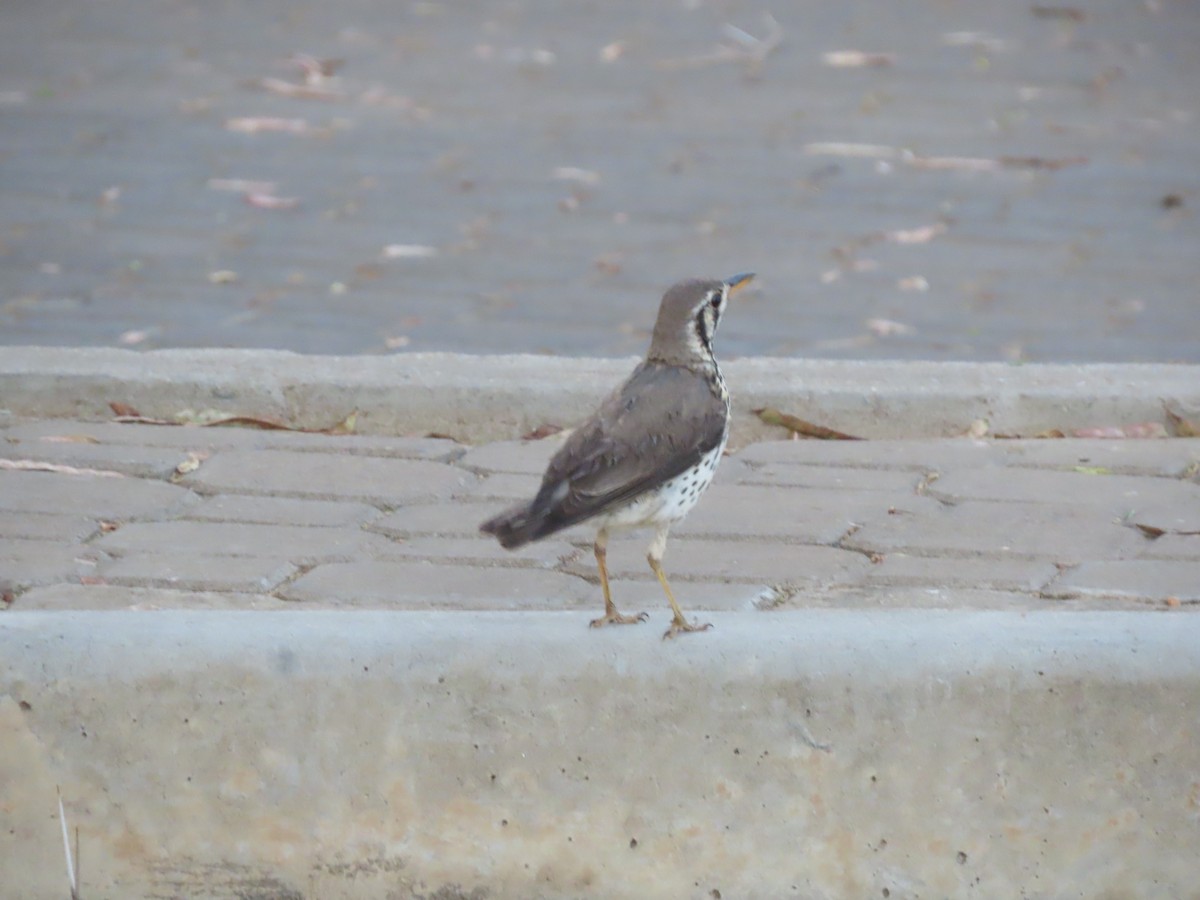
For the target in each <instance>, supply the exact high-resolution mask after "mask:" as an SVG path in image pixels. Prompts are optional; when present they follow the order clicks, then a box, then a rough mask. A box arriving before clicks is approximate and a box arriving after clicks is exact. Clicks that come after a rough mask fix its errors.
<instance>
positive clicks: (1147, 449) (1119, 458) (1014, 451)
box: [995, 438, 1200, 478]
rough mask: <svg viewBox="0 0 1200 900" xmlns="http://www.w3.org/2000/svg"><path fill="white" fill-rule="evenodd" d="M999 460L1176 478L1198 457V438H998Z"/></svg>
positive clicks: (1013, 464) (1009, 462)
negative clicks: (1002, 439) (1011, 439)
mask: <svg viewBox="0 0 1200 900" xmlns="http://www.w3.org/2000/svg"><path fill="white" fill-rule="evenodd" d="M995 447H996V450H997V453H998V460H999V461H1000V462H1002V463H1004V464H1005V465H1008V466H1014V467H1016V466H1026V467H1030V466H1032V467H1037V468H1047V469H1049V468H1054V469H1067V470H1069V469H1073V468H1074V467H1075V466H1090V467H1095V468H1105V469H1109V470H1110V471H1112V472H1113V473H1116V474H1124V475H1160V476H1166V477H1171V478H1178V477H1179V476H1180V475H1182V474H1183V472H1185V471H1186V470H1187V468H1188V467H1189V466H1190V465H1193V464H1195V463H1196V462H1197V461H1200V438H1170V439H1166V440H1163V439H1147V440H1100V439H1082V438H1069V439H1065V440H1018V441H997V442H996V444H995Z"/></svg>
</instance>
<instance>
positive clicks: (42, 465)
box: [0, 459, 125, 478]
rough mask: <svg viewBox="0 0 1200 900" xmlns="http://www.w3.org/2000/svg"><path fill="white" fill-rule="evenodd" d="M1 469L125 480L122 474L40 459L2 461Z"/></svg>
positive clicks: (0, 462)
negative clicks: (79, 467)
mask: <svg viewBox="0 0 1200 900" xmlns="http://www.w3.org/2000/svg"><path fill="white" fill-rule="evenodd" d="M0 469H8V470H9V471H13V472H53V473H54V474H56V475H95V476H98V477H100V478H124V477H125V476H124V475H122V474H121V473H120V472H113V471H110V470H109V469H78V468H76V467H75V466H64V465H61V464H59V463H51V462H43V461H42V460H40V459H0Z"/></svg>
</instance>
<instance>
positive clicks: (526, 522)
mask: <svg viewBox="0 0 1200 900" xmlns="http://www.w3.org/2000/svg"><path fill="white" fill-rule="evenodd" d="M544 520H545V517H544V516H541V515H538V514H537V513H535V512H534V508H533V505H532V504H530V505H522V506H514V507H513V508H512V509H507V510H505V511H504V512H502V513H500V515H498V516H495V517H494V518H491V519H488V520H487V521H486V522H484V523H483V524H482V525H480V526H479V530H480V531H482V532H485V533H486V534H494V535H495V536H496V538H497V539H498V540H499V541H500V546H501V547H503V548H504V549H505V550H513V549H515V548H517V547H520V546H522V545H523V544H528V543H529V542H530V541H532V540H536V539H537V538H539V537H541V533H540V529H541V527H542V525H543V524H544Z"/></svg>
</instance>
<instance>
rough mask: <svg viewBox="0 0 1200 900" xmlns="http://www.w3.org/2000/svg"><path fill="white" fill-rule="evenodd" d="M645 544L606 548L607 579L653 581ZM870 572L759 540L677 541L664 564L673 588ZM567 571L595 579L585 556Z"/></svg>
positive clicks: (816, 550)
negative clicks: (677, 584) (710, 582)
mask: <svg viewBox="0 0 1200 900" xmlns="http://www.w3.org/2000/svg"><path fill="white" fill-rule="evenodd" d="M646 543H647V542H646V541H645V540H640V541H639V540H636V539H631V538H628V537H622V538H621V539H619V540H613V541H612V542H610V544H609V550H608V569H609V574H610V575H611V576H612V577H613V578H622V579H631V578H632V579H638V580H653V579H654V578H655V576H654V573H653V572H652V571H651V569H650V565H649V564H648V563H647V562H646ZM869 566H870V562H869V561H868V559H867V558H866V557H865V556H864V555H863V554H861V553H853V552H851V551H848V550H838V549H836V548H833V547H813V546H808V545H802V544H785V543H775V542H770V541H763V540H754V541H722V540H704V539H702V538H687V539H684V538H680V539H678V540H671V541H669V542H668V544H667V552H666V554H665V556H664V558H663V570H664V571H665V572H666V573H667V578H668V579H669V580H670V581H671V582H672V583H674V582H676V581H679V582H681V583H682V582H685V581H703V580H719V581H743V582H756V583H762V584H774V583H780V582H786V583H788V584H807V585H824V584H833V583H842V582H848V581H857V580H858V578H859V577H860V576H861V574H862V573H863V572H864V571H865V569H866V568H867V567H869ZM567 571H569V572H574V573H576V574H579V575H582V576H587V577H596V565H595V561H594V558H593V557H592V555H591V554H587V556H586V557H585V558H580V559H577V560H575V561H574V562H572V563H571V564H570V565H568V566H567Z"/></svg>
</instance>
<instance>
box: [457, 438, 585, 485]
mask: <svg viewBox="0 0 1200 900" xmlns="http://www.w3.org/2000/svg"><path fill="white" fill-rule="evenodd" d="M563 442H564V441H563V438H561V437H559V436H558V435H552V436H550V437H548V438H546V439H544V440H541V441H496V442H495V443H492V444H483V445H482V446H479V447H472V448H471V449H470V450H468V451H467V452H466V453H465V454H463V456H462V458H461V459H459V460H458V464H459V465H461V466H465V467H466V468H468V469H475V470H478V471H480V472H513V473H517V474H521V475H537V476H538V477H539V478H540V477H541V474H542V473H543V472H544V471H546V464H547V463H548V462H550V457H552V456H553V455H554V454H555V453H557V452H558V450H559V448H560V447H561V446H562V445H563Z"/></svg>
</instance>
